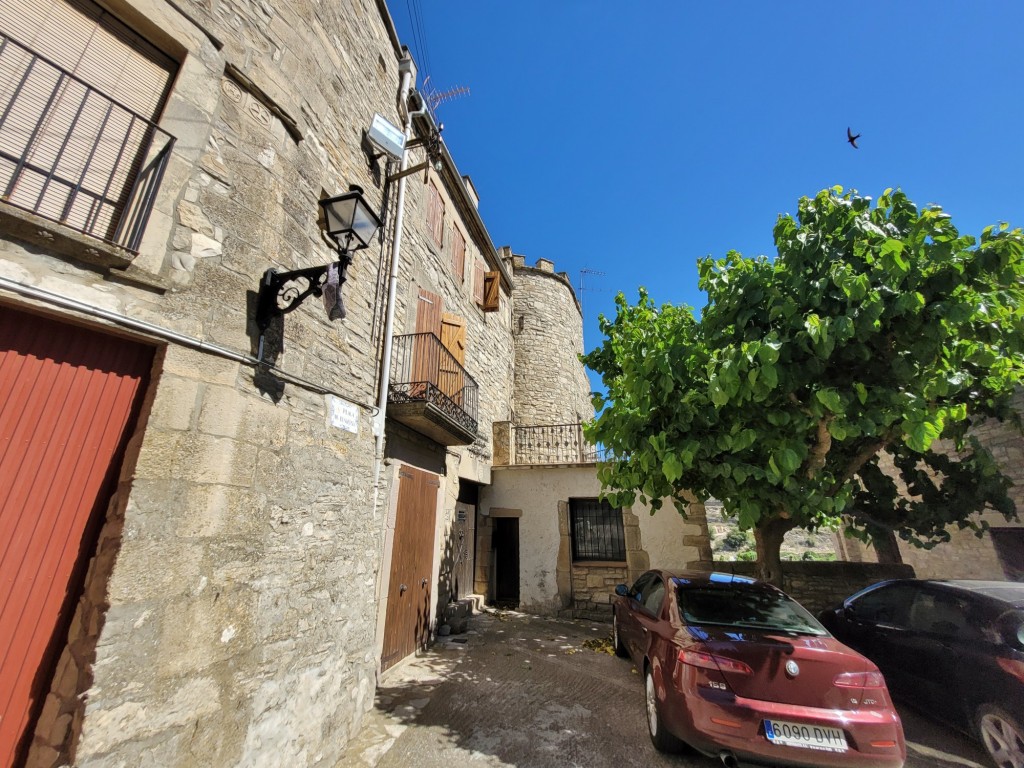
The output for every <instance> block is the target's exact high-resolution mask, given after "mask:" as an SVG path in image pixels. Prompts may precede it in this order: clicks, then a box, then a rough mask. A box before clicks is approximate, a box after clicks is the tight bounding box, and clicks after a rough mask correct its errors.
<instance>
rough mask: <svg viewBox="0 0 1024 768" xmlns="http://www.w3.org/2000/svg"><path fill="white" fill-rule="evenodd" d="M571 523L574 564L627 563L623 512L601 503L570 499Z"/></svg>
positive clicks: (593, 500)
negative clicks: (584, 562)
mask: <svg viewBox="0 0 1024 768" xmlns="http://www.w3.org/2000/svg"><path fill="white" fill-rule="evenodd" d="M569 522H570V526H571V528H572V557H573V560H576V561H585V560H615V561H622V560H625V559H626V535H625V533H624V531H623V529H622V510H621V509H616V508H615V507H612V506H611V505H610V504H609V503H608V502H606V501H600V500H598V499H570V501H569Z"/></svg>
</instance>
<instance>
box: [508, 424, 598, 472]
mask: <svg viewBox="0 0 1024 768" xmlns="http://www.w3.org/2000/svg"><path fill="white" fill-rule="evenodd" d="M513 432H514V434H513V441H514V442H513V444H514V446H515V459H514V463H516V464H586V463H596V462H598V461H604V460H605V458H606V455H605V450H604V447H603V446H596V445H591V444H590V443H588V442H587V441H586V439H585V438H584V437H583V425H582V424H580V423H576V424H549V425H543V426H532V427H523V426H519V425H516V426H515V427H513Z"/></svg>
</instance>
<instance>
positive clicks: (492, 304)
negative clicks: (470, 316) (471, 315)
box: [483, 272, 501, 312]
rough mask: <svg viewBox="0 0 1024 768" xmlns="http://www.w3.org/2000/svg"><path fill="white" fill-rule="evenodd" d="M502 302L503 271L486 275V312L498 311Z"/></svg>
mask: <svg viewBox="0 0 1024 768" xmlns="http://www.w3.org/2000/svg"><path fill="white" fill-rule="evenodd" d="M500 303H501V273H500V272H488V273H487V274H485V275H484V307H483V309H484V312H497V311H498V307H499V305H500Z"/></svg>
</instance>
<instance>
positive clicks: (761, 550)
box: [754, 517, 796, 589]
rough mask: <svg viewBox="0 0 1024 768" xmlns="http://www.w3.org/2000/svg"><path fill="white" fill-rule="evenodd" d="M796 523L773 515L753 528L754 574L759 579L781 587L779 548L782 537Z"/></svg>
mask: <svg viewBox="0 0 1024 768" xmlns="http://www.w3.org/2000/svg"><path fill="white" fill-rule="evenodd" d="M795 527H796V524H795V523H794V522H793V521H792V520H789V519H787V518H784V517H773V518H771V519H769V520H763V521H761V522H760V523H759V524H758V525H757V527H755V528H754V544H755V547H756V552H757V568H756V570H755V575H756V576H757V578H758V579H760V580H761V581H767V582H768V583H769V584H774V585H775V586H776V587H778V588H779V589H782V558H781V556H780V554H779V550H780V549H781V547H782V539H783V537H784V536H785V535H786V533H788V532H789V531H791V530H793V529H794V528H795Z"/></svg>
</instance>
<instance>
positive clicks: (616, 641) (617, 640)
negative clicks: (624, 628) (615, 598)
mask: <svg viewBox="0 0 1024 768" xmlns="http://www.w3.org/2000/svg"><path fill="white" fill-rule="evenodd" d="M612 647H613V648H614V649H615V655H616V656H618V657H620V658H623V659H624V658H626V657H627V656H628V655H629V651H627V650H626V646H625V645H623V644H622V635H620V634H619V617H618V616H616V615H615V609H612Z"/></svg>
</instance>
